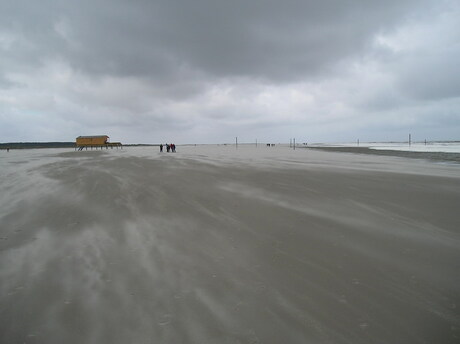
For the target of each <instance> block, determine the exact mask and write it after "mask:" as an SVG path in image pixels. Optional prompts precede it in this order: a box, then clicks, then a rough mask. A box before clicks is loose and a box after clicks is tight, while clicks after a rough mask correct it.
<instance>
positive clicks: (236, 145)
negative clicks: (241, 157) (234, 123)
mask: <svg viewBox="0 0 460 344" xmlns="http://www.w3.org/2000/svg"><path fill="white" fill-rule="evenodd" d="M235 147H236V148H238V136H237V137H235Z"/></svg>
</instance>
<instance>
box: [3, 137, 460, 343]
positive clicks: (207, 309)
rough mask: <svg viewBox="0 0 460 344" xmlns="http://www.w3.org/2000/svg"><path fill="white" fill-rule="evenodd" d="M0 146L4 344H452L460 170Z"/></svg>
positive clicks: (248, 153)
mask: <svg viewBox="0 0 460 344" xmlns="http://www.w3.org/2000/svg"><path fill="white" fill-rule="evenodd" d="M178 151H179V152H178V153H176V154H167V153H162V154H160V153H159V152H157V149H156V148H127V149H123V150H108V151H89V152H74V151H72V150H70V151H69V150H65V149H64V150H58V149H56V150H24V151H10V152H9V153H6V152H4V151H1V152H0V177H1V180H0V293H1V294H0V342H1V343H48V344H49V343H79V344H81V343H95V344H96V343H97V344H100V343H226V344H227V343H353V344H357V343H358V344H359V343H366V344H368V343H393V344H394V343H443V344H445V343H459V342H460V233H459V232H460V215H459V205H460V165H458V164H442V163H435V162H429V161H424V160H406V159H403V158H398V157H387V156H373V155H357V154H343V153H333V152H323V151H312V150H308V149H302V150H300V149H299V150H296V151H292V150H289V148H287V147H273V148H268V147H261V146H259V147H258V148H255V147H245V146H241V147H240V148H238V149H235V147H232V146H214V147H212V146H201V147H200V146H198V147H178Z"/></svg>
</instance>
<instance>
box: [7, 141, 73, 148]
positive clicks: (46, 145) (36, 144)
mask: <svg viewBox="0 0 460 344" xmlns="http://www.w3.org/2000/svg"><path fill="white" fill-rule="evenodd" d="M69 147H72V148H73V147H75V142H7V143H0V149H7V148H9V149H27V148H69Z"/></svg>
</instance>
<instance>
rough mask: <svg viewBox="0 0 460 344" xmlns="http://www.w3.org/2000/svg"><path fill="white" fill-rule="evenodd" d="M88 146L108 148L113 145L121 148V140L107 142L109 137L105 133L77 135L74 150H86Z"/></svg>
mask: <svg viewBox="0 0 460 344" xmlns="http://www.w3.org/2000/svg"><path fill="white" fill-rule="evenodd" d="M88 147H90V148H91V149H93V148H95V149H98V148H101V149H104V147H105V148H106V149H109V147H110V148H112V149H113V147H116V148H117V149H118V147H120V148H123V146H122V144H121V142H109V137H108V136H107V135H99V136H78V137H77V139H76V141H75V150H77V149H78V150H80V151H81V150H83V149H85V148H86V150H88Z"/></svg>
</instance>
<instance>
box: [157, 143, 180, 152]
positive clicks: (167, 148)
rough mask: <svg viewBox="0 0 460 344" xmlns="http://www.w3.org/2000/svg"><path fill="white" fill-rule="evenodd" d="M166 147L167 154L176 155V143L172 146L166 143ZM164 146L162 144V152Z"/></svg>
mask: <svg viewBox="0 0 460 344" xmlns="http://www.w3.org/2000/svg"><path fill="white" fill-rule="evenodd" d="M164 146H166V152H168V153H169V152H172V153H176V145H175V144H174V143H171V144H168V143H166V144H165V145H164ZM164 146H163V144H162V143H160V152H163V147H164Z"/></svg>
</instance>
